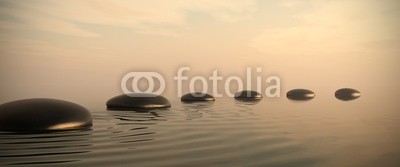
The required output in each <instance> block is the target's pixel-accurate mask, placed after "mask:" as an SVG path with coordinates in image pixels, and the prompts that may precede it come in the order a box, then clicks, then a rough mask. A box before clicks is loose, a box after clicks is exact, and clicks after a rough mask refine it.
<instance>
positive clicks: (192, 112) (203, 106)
mask: <svg viewBox="0 0 400 167" xmlns="http://www.w3.org/2000/svg"><path fill="white" fill-rule="evenodd" d="M213 105H214V103H209V102H197V103H183V104H182V106H183V112H184V113H185V114H186V119H187V120H193V119H199V118H201V117H203V116H204V114H205V113H207V112H209V111H211V110H212V107H213Z"/></svg>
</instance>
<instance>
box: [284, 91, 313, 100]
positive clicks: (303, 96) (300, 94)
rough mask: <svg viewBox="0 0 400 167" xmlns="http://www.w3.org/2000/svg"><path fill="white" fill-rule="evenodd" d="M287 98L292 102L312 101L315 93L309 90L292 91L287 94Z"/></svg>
mask: <svg viewBox="0 0 400 167" xmlns="http://www.w3.org/2000/svg"><path fill="white" fill-rule="evenodd" d="M286 97H287V98H288V99H290V100H311V99H312V98H314V97H315V93H314V92H313V91H311V90H308V89H292V90H290V91H289V92H287V93H286Z"/></svg>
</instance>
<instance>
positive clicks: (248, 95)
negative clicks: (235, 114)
mask: <svg viewBox="0 0 400 167" xmlns="http://www.w3.org/2000/svg"><path fill="white" fill-rule="evenodd" d="M262 98H263V96H262V95H261V93H258V92H256V91H252V90H243V91H240V92H237V93H235V99H236V100H245V101H254V100H261V99H262Z"/></svg>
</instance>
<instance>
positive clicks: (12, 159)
mask: <svg viewBox="0 0 400 167" xmlns="http://www.w3.org/2000/svg"><path fill="white" fill-rule="evenodd" d="M171 103H172V108H170V109H168V110H154V111H151V112H131V111H107V110H106V108H105V106H104V105H102V104H99V105H95V106H89V107H88V108H89V109H90V111H91V112H92V114H93V116H94V126H93V127H92V129H91V130H82V131H65V132H56V133H44V134H15V133H8V132H1V133H0V166H58V165H60V166H112V165H114V166H141V167H146V166H276V167H279V166H282V167H283V166H285V167H286V166H399V165H400V160H399V159H400V144H399V143H400V142H399V141H400V140H399V139H400V137H399V136H400V131H399V128H400V123H399V121H400V114H399V112H398V111H397V110H395V109H394V108H393V107H391V106H390V105H392V106H393V104H382V103H381V102H375V103H374V102H373V99H371V98H368V97H361V98H360V99H357V100H354V101H350V102H342V101H339V100H336V99H335V98H334V97H330V98H325V99H323V98H320V97H318V96H317V97H316V98H315V99H313V100H311V101H307V102H294V101H289V100H287V99H285V98H278V99H272V98H264V99H263V100H261V101H260V102H241V101H236V100H234V99H232V98H217V99H216V101H215V102H211V103H181V102H180V101H178V100H172V101H171ZM385 106H386V107H385Z"/></svg>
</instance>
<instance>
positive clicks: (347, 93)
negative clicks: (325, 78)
mask: <svg viewBox="0 0 400 167" xmlns="http://www.w3.org/2000/svg"><path fill="white" fill-rule="evenodd" d="M360 96H361V93H360V92H359V91H357V90H355V89H351V88H342V89H339V90H337V91H336V92H335V97H336V98H337V99H339V100H342V101H349V100H354V99H357V98H359V97H360Z"/></svg>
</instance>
